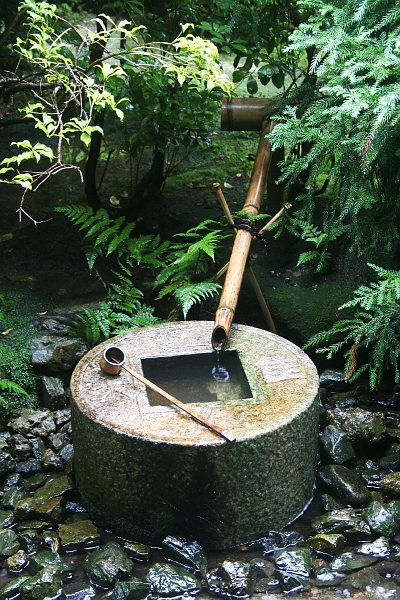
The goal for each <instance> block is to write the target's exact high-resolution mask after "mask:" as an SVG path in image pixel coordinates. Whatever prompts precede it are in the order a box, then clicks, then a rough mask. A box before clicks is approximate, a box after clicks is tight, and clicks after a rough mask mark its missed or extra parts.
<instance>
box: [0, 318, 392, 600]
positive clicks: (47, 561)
mask: <svg viewBox="0 0 400 600" xmlns="http://www.w3.org/2000/svg"><path fill="white" fill-rule="evenodd" d="M42 327H43V328H44V329H45V330H46V335H45V336H44V339H43V338H38V339H37V340H35V341H34V342H33V344H32V350H33V358H32V362H33V365H34V368H35V369H36V371H37V372H38V373H40V374H41V376H42V403H43V408H41V409H39V410H32V409H24V410H22V411H21V413H20V414H19V415H16V416H15V417H14V418H12V419H10V421H9V423H8V424H7V426H4V428H3V431H2V432H0V477H1V480H0V481H1V483H0V499H1V506H0V559H1V569H2V570H1V572H0V599H6V598H10V599H11V598H22V599H25V600H44V599H45V598H58V597H59V598H62V599H64V600H85V599H89V598H92V597H96V598H105V597H109V598H111V599H112V600H123V599H135V600H141V599H142V598H143V599H144V598H148V597H151V598H154V599H156V598H172V597H185V598H187V597H194V596H196V595H199V596H198V597H203V598H206V597H207V596H208V597H210V595H211V596H216V597H225V598H238V597H240V598H246V597H249V596H251V595H253V596H254V597H256V596H257V595H261V596H262V597H263V598H268V597H270V598H271V600H272V598H275V599H276V598H280V597H282V598H283V597H284V596H285V595H287V594H288V593H290V594H296V593H299V594H300V595H301V598H314V597H318V598H321V600H322V599H323V600H336V599H337V598H342V597H353V598H369V599H370V600H374V599H378V598H396V597H399V596H400V533H399V525H400V387H399V386H395V387H391V388H387V389H386V388H385V389H381V390H379V391H378V392H373V393H372V392H369V391H368V390H367V389H366V388H365V387H364V386H363V385H362V384H358V385H354V386H349V385H348V384H347V383H346V382H345V381H343V379H342V377H341V374H340V373H337V372H333V371H332V372H328V371H327V372H324V373H323V374H322V375H321V382H320V383H321V389H320V398H321V414H320V443H319V448H320V463H319V468H318V471H317V477H316V484H317V490H316V495H315V500H314V501H313V503H312V505H311V506H310V508H309V509H308V511H307V512H306V514H305V515H303V517H301V518H300V519H299V520H298V521H297V522H295V523H293V524H292V526H289V527H288V528H286V529H285V531H283V532H270V533H269V535H266V537H264V538H262V539H259V540H254V541H252V542H249V543H247V544H246V545H244V546H242V547H240V548H237V549H231V550H229V551H226V552H221V553H219V554H215V553H214V554H212V555H210V556H207V555H206V553H205V552H204V550H203V549H202V548H201V547H200V545H199V544H198V543H197V542H196V541H193V540H184V539H182V538H179V537H174V536H173V535H170V536H167V537H166V538H165V539H164V541H163V544H162V548H161V549H157V550H156V549H153V548H150V547H149V546H148V545H146V544H144V543H142V542H143V541H142V540H124V539H121V538H120V537H117V536H115V535H113V534H112V532H106V531H104V530H102V529H101V527H100V526H99V524H98V523H94V522H93V521H92V520H91V518H90V515H88V514H87V513H86V512H85V509H84V508H83V507H82V505H81V504H80V501H79V498H78V497H77V494H76V490H75V485H74V472H73V443H72V442H73V440H72V434H71V427H70V410H69V407H68V390H67V388H66V382H67V381H68V379H69V374H70V372H71V369H72V368H73V366H74V364H76V363H77V362H78V360H79V359H80V358H81V356H82V353H84V352H85V351H86V348H85V347H84V346H83V345H82V344H81V342H79V341H77V340H71V339H70V338H69V337H68V335H67V329H66V327H65V326H64V321H63V319H58V320H46V321H44V322H43V323H42ZM63 349H65V351H64V350H63ZM67 349H68V350H67ZM249 493H251V490H249ZM172 533H173V532H171V534H172ZM261 596H259V597H260V598H261Z"/></svg>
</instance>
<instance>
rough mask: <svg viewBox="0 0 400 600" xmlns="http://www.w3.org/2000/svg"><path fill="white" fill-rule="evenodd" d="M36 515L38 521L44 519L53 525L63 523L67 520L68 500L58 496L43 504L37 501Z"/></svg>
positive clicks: (44, 501)
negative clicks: (66, 508)
mask: <svg viewBox="0 0 400 600" xmlns="http://www.w3.org/2000/svg"><path fill="white" fill-rule="evenodd" d="M35 506H36V511H35V515H36V517H37V518H38V519H44V520H46V521H50V522H52V523H62V522H63V521H64V519H65V506H66V500H65V498H63V497H62V496H56V497H55V498H50V499H49V500H43V501H42V502H40V501H37V500H35Z"/></svg>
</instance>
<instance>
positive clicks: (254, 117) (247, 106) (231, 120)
mask: <svg viewBox="0 0 400 600" xmlns="http://www.w3.org/2000/svg"><path fill="white" fill-rule="evenodd" d="M274 106H275V103H274V100H272V99H270V98H224V100H223V101H222V105H221V129H222V131H260V130H261V128H262V126H263V122H264V121H265V120H266V118H268V117H269V116H270V114H271V113H272V108H274Z"/></svg>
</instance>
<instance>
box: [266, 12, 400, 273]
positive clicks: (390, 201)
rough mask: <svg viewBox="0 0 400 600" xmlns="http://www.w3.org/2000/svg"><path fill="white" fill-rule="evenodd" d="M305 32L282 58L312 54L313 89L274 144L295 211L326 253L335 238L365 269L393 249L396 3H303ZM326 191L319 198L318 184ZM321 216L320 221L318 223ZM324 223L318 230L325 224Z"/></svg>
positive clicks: (397, 136)
mask: <svg viewBox="0 0 400 600" xmlns="http://www.w3.org/2000/svg"><path fill="white" fill-rule="evenodd" d="M298 6H299V8H300V10H302V9H303V10H306V11H309V14H310V17H309V18H308V20H307V23H304V24H302V25H300V27H299V28H297V29H296V30H295V31H294V32H293V34H292V35H291V42H290V44H289V46H288V50H293V51H296V52H302V51H303V52H304V51H306V52H308V53H309V54H310V53H311V54H312V55H313V60H312V63H311V72H310V75H311V76H312V77H311V78H309V79H310V80H312V81H313V84H312V85H308V84H307V85H304V86H303V87H304V90H303V91H302V93H301V94H299V92H298V91H296V95H295V97H294V98H292V99H291V98H288V102H287V103H286V106H285V108H280V109H279V114H277V115H276V117H275V118H276V120H278V121H279V123H278V124H277V126H276V127H275V128H274V130H273V132H272V133H271V134H270V136H269V137H270V139H271V140H272V142H273V145H274V147H275V148H276V147H282V146H284V147H285V152H286V158H285V162H284V164H283V165H282V168H283V177H282V179H283V180H285V181H286V182H287V184H288V185H289V186H291V187H292V186H293V187H292V189H293V190H294V193H295V194H296V195H297V201H296V205H297V208H296V212H294V211H293V214H294V215H295V217H296V219H298V223H299V226H300V222H301V221H304V222H307V223H308V224H310V225H316V224H318V227H319V228H320V230H321V232H322V233H324V234H325V235H326V237H325V240H324V243H323V245H324V246H325V245H326V244H329V243H330V242H331V241H332V240H333V239H334V236H335V235H336V233H337V230H338V229H341V230H342V231H343V235H345V236H346V240H347V242H348V246H349V247H350V250H353V251H354V252H356V251H357V252H358V251H359V249H362V251H363V255H364V257H366V258H367V260H369V261H370V262H374V261H376V260H377V257H378V256H379V253H381V252H389V251H390V252H392V251H393V250H395V249H396V248H397V247H398V240H399V237H398V226H397V223H398V219H399V216H400V213H399V207H400V194H399V190H400V154H399V152H398V148H399V143H400V128H399V123H400V83H399V81H400V61H399V45H398V39H399V36H400V11H399V9H398V2H397V1H396V0H387V1H385V2H377V1H366V0H330V1H329V2H326V1H325V0H301V1H300V2H299V3H298ZM322 177H323V178H324V180H326V181H327V182H328V184H329V188H328V190H327V191H328V192H329V193H328V194H321V193H320V192H321V187H323V186H321V184H320V181H321V178H322ZM321 215H322V219H321ZM321 221H322V223H321Z"/></svg>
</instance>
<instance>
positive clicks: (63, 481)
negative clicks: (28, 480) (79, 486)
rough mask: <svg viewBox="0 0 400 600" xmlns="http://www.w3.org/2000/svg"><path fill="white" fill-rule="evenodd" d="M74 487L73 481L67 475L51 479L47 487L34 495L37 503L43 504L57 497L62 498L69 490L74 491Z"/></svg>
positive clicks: (38, 490)
mask: <svg viewBox="0 0 400 600" xmlns="http://www.w3.org/2000/svg"><path fill="white" fill-rule="evenodd" d="M73 487H74V485H73V483H72V481H71V480H70V478H69V477H67V476H66V475H62V476H61V477H56V478H54V479H51V480H50V481H49V482H48V483H46V485H44V486H43V487H41V488H39V489H37V490H36V491H35V493H34V496H33V497H34V499H35V502H43V501H45V500H50V499H51V498H56V497H57V496H62V495H63V494H65V493H66V492H68V491H69V490H72V489H73Z"/></svg>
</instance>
